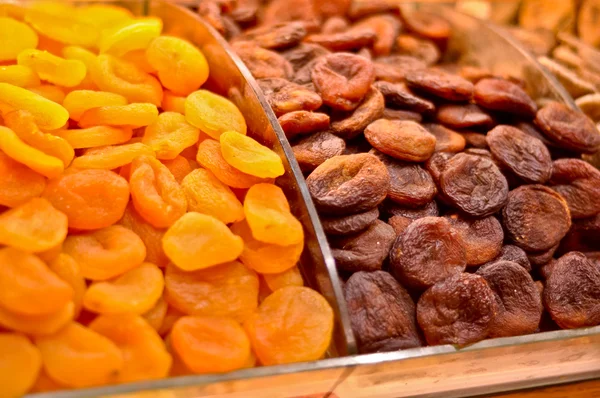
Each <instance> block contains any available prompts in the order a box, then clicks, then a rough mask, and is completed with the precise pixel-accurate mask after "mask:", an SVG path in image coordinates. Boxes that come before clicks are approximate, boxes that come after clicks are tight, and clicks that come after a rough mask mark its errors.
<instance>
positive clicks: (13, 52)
mask: <svg viewBox="0 0 600 398" xmlns="http://www.w3.org/2000/svg"><path fill="white" fill-rule="evenodd" d="M37 45H38V36H37V34H36V33H35V32H34V30H33V29H31V28H30V27H29V26H28V25H27V24H25V23H23V22H21V21H17V20H16V19H13V18H9V17H4V16H0V61H9V60H13V59H17V55H19V53H20V52H21V51H23V50H27V49H30V48H36V47H37Z"/></svg>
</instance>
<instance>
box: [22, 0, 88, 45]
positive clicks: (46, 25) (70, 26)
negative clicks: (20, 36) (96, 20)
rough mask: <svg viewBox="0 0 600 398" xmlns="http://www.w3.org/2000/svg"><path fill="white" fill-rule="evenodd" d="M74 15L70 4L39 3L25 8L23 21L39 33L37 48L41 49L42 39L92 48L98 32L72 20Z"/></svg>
mask: <svg viewBox="0 0 600 398" xmlns="http://www.w3.org/2000/svg"><path fill="white" fill-rule="evenodd" d="M50 7H52V8H53V9H50ZM59 7H60V8H59ZM74 14H75V9H74V8H73V6H72V5H71V4H65V3H59V2H39V3H36V5H35V6H33V7H29V8H27V10H26V11H25V21H26V22H27V23H29V24H30V25H31V26H32V27H33V28H34V29H35V30H36V31H37V32H38V33H39V45H38V48H40V49H41V48H43V46H42V37H47V38H48V39H51V40H52V41H55V42H57V43H60V44H72V45H78V46H83V47H92V46H94V45H95V43H96V42H97V40H98V31H97V30H96V29H95V28H94V27H93V26H92V25H89V24H87V23H83V22H82V21H79V20H77V19H76V18H74V17H73V16H74Z"/></svg>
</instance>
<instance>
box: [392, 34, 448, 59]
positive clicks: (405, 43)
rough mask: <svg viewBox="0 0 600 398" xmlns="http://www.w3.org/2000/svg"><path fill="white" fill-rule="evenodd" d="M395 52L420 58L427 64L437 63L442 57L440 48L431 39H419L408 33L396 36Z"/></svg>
mask: <svg viewBox="0 0 600 398" xmlns="http://www.w3.org/2000/svg"><path fill="white" fill-rule="evenodd" d="M395 52H396V53H397V54H401V55H409V56H412V57H415V58H417V59H420V60H421V61H423V62H424V63H425V64H427V66H430V65H433V64H435V63H437V62H438V61H439V59H440V57H441V54H440V50H439V49H438V48H437V46H436V45H435V43H433V42H432V41H431V40H428V39H419V38H418V37H415V36H412V35H406V34H401V35H399V36H398V37H397V38H396V47H395Z"/></svg>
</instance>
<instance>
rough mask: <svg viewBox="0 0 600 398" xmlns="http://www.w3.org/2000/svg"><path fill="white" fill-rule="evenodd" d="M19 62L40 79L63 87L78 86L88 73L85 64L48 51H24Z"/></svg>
mask: <svg viewBox="0 0 600 398" xmlns="http://www.w3.org/2000/svg"><path fill="white" fill-rule="evenodd" d="M17 61H18V64H19V65H23V66H28V67H30V68H31V69H33V70H34V71H35V73H36V74H37V75H38V76H39V77H40V79H42V80H44V81H47V82H50V83H53V84H56V85H57V86H62V87H75V86H77V85H78V84H79V83H81V82H82V81H83V79H84V78H85V75H86V73H87V68H86V66H85V64H84V63H83V62H81V61H78V60H74V59H64V58H60V57H57V56H56V55H53V54H50V53H49V52H47V51H40V50H34V49H29V50H23V51H22V52H21V53H19V56H18V57H17Z"/></svg>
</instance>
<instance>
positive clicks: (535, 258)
mask: <svg viewBox="0 0 600 398" xmlns="http://www.w3.org/2000/svg"><path fill="white" fill-rule="evenodd" d="M558 246H559V244H556V245H554V246H552V247H551V248H550V249H548V250H544V251H541V252H528V253H527V259H528V260H529V262H530V263H531V264H532V265H536V266H540V265H544V264H546V263H548V262H549V261H550V260H552V257H554V253H556V251H557V250H558Z"/></svg>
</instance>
